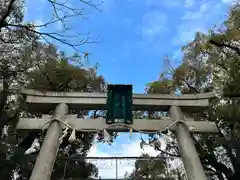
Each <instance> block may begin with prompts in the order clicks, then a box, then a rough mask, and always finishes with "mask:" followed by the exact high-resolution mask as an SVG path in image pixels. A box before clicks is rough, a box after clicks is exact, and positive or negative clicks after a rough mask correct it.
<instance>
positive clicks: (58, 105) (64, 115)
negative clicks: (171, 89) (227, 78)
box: [17, 89, 218, 180]
mask: <svg viewBox="0 0 240 180" xmlns="http://www.w3.org/2000/svg"><path fill="white" fill-rule="evenodd" d="M22 94H24V95H25V96H26V104H27V109H26V110H27V111H29V112H37V113H42V114H48V113H49V112H50V111H52V110H55V111H54V114H53V116H52V118H50V116H49V117H47V116H43V118H37V119H36V118H21V119H20V120H19V122H18V124H17V129H18V130H30V129H31V130H41V129H42V128H43V126H44V125H46V123H48V122H49V120H51V122H50V123H49V124H48V125H47V128H48V130H47V134H46V136H45V139H44V142H43V144H42V147H41V149H40V152H39V154H38V157H37V160H36V163H35V166H34V169H33V171H32V174H31V178H30V180H50V178H51V172H52V169H53V166H54V163H55V159H56V156H57V152H58V148H59V144H60V141H59V138H60V136H61V135H62V129H64V128H66V124H68V125H70V126H71V127H74V129H76V130H77V131H91V132H93V131H97V129H107V128H108V127H109V126H108V124H106V121H105V120H104V119H88V120H85V119H80V118H77V117H74V116H72V115H68V111H69V110H75V111H80V110H105V109H106V108H107V105H106V101H107V95H106V94H105V93H80V92H45V93H42V92H39V91H34V90H31V89H25V90H23V91H22ZM214 97H215V96H214V94H213V93H201V94H194V95H193V94H188V95H181V96H179V97H174V96H171V95H147V96H146V95H144V94H133V96H132V106H133V110H141V111H148V110H154V111H169V114H170V118H169V117H162V118H161V119H159V120H144V119H133V122H132V125H131V127H132V128H133V129H138V130H141V131H152V132H155V131H160V130H164V129H165V128H166V127H168V126H170V125H171V124H173V123H174V122H176V124H175V126H172V127H171V129H170V130H172V131H174V132H175V134H176V138H177V141H178V146H179V150H180V154H181V157H182V159H183V163H184V167H185V170H186V174H187V177H188V180H206V176H205V173H204V169H203V166H202V164H201V162H200V159H199V156H198V153H197V150H196V148H195V146H194V142H193V140H192V138H191V135H190V132H189V131H192V132H213V133H216V132H218V128H217V127H216V125H215V123H214V122H209V121H194V119H193V118H189V117H185V116H184V115H183V114H184V113H186V114H192V113H197V112H202V111H204V110H206V108H207V107H208V106H209V99H212V98H214ZM61 122H62V123H61ZM189 127H191V128H189ZM108 130H110V131H118V132H124V131H129V129H128V128H126V127H122V126H115V127H111V128H108Z"/></svg>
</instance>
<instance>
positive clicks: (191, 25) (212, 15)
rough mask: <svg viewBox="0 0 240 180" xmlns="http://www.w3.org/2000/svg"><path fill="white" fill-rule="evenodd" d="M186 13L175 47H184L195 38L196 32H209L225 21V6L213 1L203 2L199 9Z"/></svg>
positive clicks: (174, 41) (178, 28) (175, 40)
mask: <svg viewBox="0 0 240 180" xmlns="http://www.w3.org/2000/svg"><path fill="white" fill-rule="evenodd" d="M194 9H195V10H191V11H186V12H185V14H184V15H183V16H182V18H181V19H182V23H181V24H180V25H179V26H178V27H177V34H176V36H175V37H174V38H173V41H172V43H173V44H174V45H184V44H186V43H187V42H190V41H191V40H193V38H194V37H195V34H196V32H205V33H206V32H207V30H208V29H209V28H211V27H212V26H214V25H217V23H220V22H222V21H223V19H224V17H225V16H224V15H225V12H224V11H223V4H222V3H216V2H212V1H207V2H202V3H201V4H200V5H199V7H198V9H196V8H194Z"/></svg>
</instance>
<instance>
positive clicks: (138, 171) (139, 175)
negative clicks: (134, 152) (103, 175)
mask: <svg viewBox="0 0 240 180" xmlns="http://www.w3.org/2000/svg"><path fill="white" fill-rule="evenodd" d="M141 157H143V158H149V157H150V156H149V155H148V154H142V155H141ZM174 175H176V172H174V171H171V170H170V169H169V167H168V164H167V161H166V159H164V158H160V157H159V160H151V159H149V160H141V159H138V160H137V161H136V162H135V169H134V170H133V172H132V173H130V174H129V175H128V174H126V175H125V179H132V180H143V179H144V180H148V179H149V180H150V179H156V180H174V179H175V178H174Z"/></svg>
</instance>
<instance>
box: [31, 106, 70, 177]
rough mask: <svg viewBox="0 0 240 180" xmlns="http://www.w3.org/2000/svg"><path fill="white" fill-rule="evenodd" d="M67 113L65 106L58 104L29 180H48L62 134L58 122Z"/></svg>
mask: <svg viewBox="0 0 240 180" xmlns="http://www.w3.org/2000/svg"><path fill="white" fill-rule="evenodd" d="M67 113H68V106H67V105H66V104H59V105H57V107H56V109H55V113H54V116H53V120H52V122H51V124H50V125H49V128H48V131H47V134H46V136H45V138H44V141H43V144H42V147H41V150H40V152H39V154H38V157H37V160H36V163H35V165H34V168H33V171H32V174H31V177H30V180H50V179H51V174H52V170H53V166H54V163H55V160H56V156H57V153H58V149H59V145H60V141H59V138H60V136H61V134H62V128H61V124H60V123H59V122H58V120H61V121H64V120H65V119H66V116H67Z"/></svg>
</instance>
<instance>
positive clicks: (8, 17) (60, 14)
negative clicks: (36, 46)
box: [0, 0, 101, 51]
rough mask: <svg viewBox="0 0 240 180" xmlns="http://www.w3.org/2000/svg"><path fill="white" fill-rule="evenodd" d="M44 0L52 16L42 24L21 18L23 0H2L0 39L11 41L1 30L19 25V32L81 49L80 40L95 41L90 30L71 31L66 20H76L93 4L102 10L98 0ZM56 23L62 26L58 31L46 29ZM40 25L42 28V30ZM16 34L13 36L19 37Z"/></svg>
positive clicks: (0, 8) (94, 7)
mask: <svg viewBox="0 0 240 180" xmlns="http://www.w3.org/2000/svg"><path fill="white" fill-rule="evenodd" d="M47 2H48V3H49V6H51V7H52V13H53V17H49V19H48V20H46V21H45V22H43V23H42V24H33V23H31V22H30V23H28V22H26V23H25V22H23V17H24V12H23V9H24V8H23V7H24V5H25V2H24V1H22V0H1V5H0V10H1V14H0V32H1V34H0V40H1V41H2V42H5V43H12V41H9V39H7V38H5V36H4V32H5V31H14V30H15V29H18V30H19V31H20V32H21V34H25V33H33V34H35V35H37V36H38V37H39V38H41V39H42V40H45V41H46V42H49V40H51V39H52V40H55V41H57V42H59V43H62V44H65V45H68V46H70V47H72V48H74V49H75V50H78V51H80V49H79V47H80V46H82V45H83V44H86V43H94V42H96V40H95V39H93V38H92V37H91V36H90V33H89V32H88V33H83V32H82V33H76V32H74V31H73V30H72V29H71V28H70V26H69V23H68V22H69V21H70V20H71V19H74V20H77V19H78V20H79V19H83V18H86V17H87V8H93V9H95V10H97V11H101V9H100V5H101V3H97V2H96V3H95V2H93V1H84V0H78V1H70V0H67V1H60V0H47ZM76 18H77V19H76ZM56 24H60V25H61V26H62V29H61V30H60V31H59V30H58V31H53V32H51V31H49V30H48V29H50V28H51V27H53V25H56ZM42 29H44V31H43V30H42ZM19 38H21V37H19ZM19 38H17V39H15V40H18V39H19ZM76 40H77V41H76Z"/></svg>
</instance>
